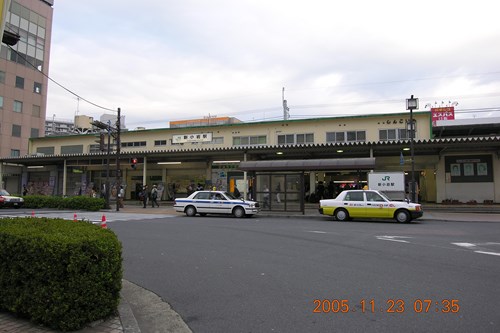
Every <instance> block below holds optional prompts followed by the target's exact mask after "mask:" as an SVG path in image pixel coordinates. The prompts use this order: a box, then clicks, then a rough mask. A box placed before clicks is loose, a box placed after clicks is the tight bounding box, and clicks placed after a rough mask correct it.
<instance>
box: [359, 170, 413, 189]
mask: <svg viewBox="0 0 500 333" xmlns="http://www.w3.org/2000/svg"><path fill="white" fill-rule="evenodd" d="M368 187H369V188H370V190H378V191H383V192H404V191H405V174H404V172H372V173H369V174H368Z"/></svg>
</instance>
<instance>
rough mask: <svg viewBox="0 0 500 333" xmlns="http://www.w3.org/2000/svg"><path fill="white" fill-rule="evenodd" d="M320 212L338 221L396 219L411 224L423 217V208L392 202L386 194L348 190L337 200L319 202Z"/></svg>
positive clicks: (408, 203)
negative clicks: (412, 221)
mask: <svg viewBox="0 0 500 333" xmlns="http://www.w3.org/2000/svg"><path fill="white" fill-rule="evenodd" d="M319 212H320V214H323V215H331V216H334V217H335V219H336V220H338V221H347V220H350V219H353V218H380V219H392V218H393V219H395V220H396V221H397V222H401V223H409V222H410V221H411V220H413V219H416V218H419V217H422V215H423V211H422V206H421V205H420V204H416V203H410V202H408V201H391V200H390V199H389V198H388V197H387V196H386V195H385V194H383V193H382V192H379V191H375V190H348V191H343V192H341V193H340V194H339V195H338V196H337V197H336V198H335V199H325V200H320V202H319Z"/></svg>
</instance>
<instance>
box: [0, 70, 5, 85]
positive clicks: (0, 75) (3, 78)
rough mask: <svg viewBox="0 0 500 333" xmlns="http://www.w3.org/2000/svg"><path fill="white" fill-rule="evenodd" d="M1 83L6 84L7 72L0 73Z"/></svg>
mask: <svg viewBox="0 0 500 333" xmlns="http://www.w3.org/2000/svg"><path fill="white" fill-rule="evenodd" d="M0 83H5V72H4V71H0Z"/></svg>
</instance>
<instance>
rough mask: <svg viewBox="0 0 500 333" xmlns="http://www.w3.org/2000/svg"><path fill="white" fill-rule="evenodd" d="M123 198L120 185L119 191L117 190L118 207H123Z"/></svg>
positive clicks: (122, 190) (123, 191) (123, 192)
mask: <svg viewBox="0 0 500 333" xmlns="http://www.w3.org/2000/svg"><path fill="white" fill-rule="evenodd" d="M123 198H125V190H124V189H123V186H122V185H120V191H118V206H119V207H120V208H123Z"/></svg>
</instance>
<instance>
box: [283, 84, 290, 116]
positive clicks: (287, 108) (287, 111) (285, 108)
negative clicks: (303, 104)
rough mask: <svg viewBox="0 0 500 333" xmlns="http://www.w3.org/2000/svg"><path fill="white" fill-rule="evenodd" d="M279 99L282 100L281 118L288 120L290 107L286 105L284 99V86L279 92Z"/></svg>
mask: <svg viewBox="0 0 500 333" xmlns="http://www.w3.org/2000/svg"><path fill="white" fill-rule="evenodd" d="M281 100H282V101H283V120H288V119H290V108H289V107H288V106H287V103H286V99H285V87H283V90H282V93H281Z"/></svg>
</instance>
